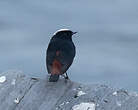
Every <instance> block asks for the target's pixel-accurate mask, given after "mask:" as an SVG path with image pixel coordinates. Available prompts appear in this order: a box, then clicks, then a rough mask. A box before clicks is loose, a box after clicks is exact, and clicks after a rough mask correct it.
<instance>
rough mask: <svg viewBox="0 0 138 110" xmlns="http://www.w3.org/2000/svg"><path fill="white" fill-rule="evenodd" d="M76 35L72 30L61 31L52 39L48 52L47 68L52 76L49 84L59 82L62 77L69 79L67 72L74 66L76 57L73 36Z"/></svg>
mask: <svg viewBox="0 0 138 110" xmlns="http://www.w3.org/2000/svg"><path fill="white" fill-rule="evenodd" d="M76 33H77V32H73V31H71V30H70V29H60V30H57V31H56V32H55V33H54V34H53V36H52V38H51V39H50V42H49V45H48V48H47V51H46V66H47V71H48V74H50V77H49V82H57V81H58V79H59V76H60V75H63V76H64V78H65V79H69V77H68V74H67V70H68V69H69V67H70V66H71V65H72V63H73V60H74V57H75V55H76V47H75V45H74V43H73V41H72V36H73V35H74V34H76Z"/></svg>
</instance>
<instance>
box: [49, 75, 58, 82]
mask: <svg viewBox="0 0 138 110" xmlns="http://www.w3.org/2000/svg"><path fill="white" fill-rule="evenodd" d="M58 79H59V75H58V74H54V75H52V74H51V76H50V78H49V82H57V81H58Z"/></svg>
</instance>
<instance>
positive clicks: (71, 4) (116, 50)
mask: <svg viewBox="0 0 138 110" xmlns="http://www.w3.org/2000/svg"><path fill="white" fill-rule="evenodd" d="M60 28H69V29H71V30H73V31H78V34H76V35H75V36H74V37H73V41H74V43H75V44H76V48H77V55H76V57H75V60H74V63H73V65H72V66H71V68H70V69H69V71H68V74H69V76H70V79H71V80H73V81H77V82H82V83H100V84H108V85H111V86H114V87H120V88H128V89H130V90H138V0H68V1H65V0H58V1H55V0H40V1H38V0H0V72H3V71H6V70H9V69H16V70H22V71H23V72H24V73H25V74H29V75H31V76H38V77H43V76H45V75H46V74H47V71H46V68H45V53H46V48H47V45H48V43H49V40H50V38H51V36H52V34H53V33H54V32H55V31H56V30H58V29H60Z"/></svg>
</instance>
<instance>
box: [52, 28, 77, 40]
mask: <svg viewBox="0 0 138 110" xmlns="http://www.w3.org/2000/svg"><path fill="white" fill-rule="evenodd" d="M76 33H77V32H73V31H71V30H69V29H60V30H57V31H56V32H55V33H54V36H53V37H56V38H61V39H72V35H74V34H76Z"/></svg>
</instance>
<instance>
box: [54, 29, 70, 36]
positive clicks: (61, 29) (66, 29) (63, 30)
mask: <svg viewBox="0 0 138 110" xmlns="http://www.w3.org/2000/svg"><path fill="white" fill-rule="evenodd" d="M60 31H70V29H59V30H57V31H56V32H55V33H54V34H53V35H56V33H58V32H60Z"/></svg>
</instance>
